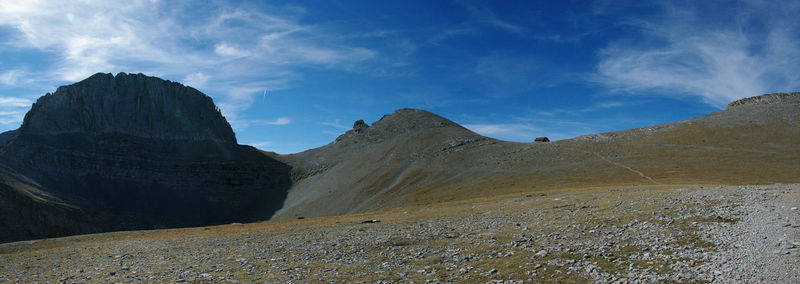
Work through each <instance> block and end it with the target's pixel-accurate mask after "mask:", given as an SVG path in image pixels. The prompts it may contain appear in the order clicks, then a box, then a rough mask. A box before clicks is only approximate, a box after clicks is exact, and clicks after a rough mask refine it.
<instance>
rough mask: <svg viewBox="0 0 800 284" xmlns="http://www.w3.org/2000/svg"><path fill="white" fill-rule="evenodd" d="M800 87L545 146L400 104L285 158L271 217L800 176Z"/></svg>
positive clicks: (785, 179)
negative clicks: (288, 168) (282, 190)
mask: <svg viewBox="0 0 800 284" xmlns="http://www.w3.org/2000/svg"><path fill="white" fill-rule="evenodd" d="M799 102H800V93H791V94H768V95H764V96H759V97H754V98H749V99H743V100H740V101H737V102H735V103H732V104H731V107H729V108H728V109H727V110H724V111H720V112H716V113H712V114H709V115H705V116H702V117H698V118H693V119H689V120H685V121H680V122H675V123H669V124H662V125H655V126H650V127H643V128H638V129H630V130H623V131H616V132H609V133H600V134H594V135H587V136H581V137H577V138H574V139H568V140H561V141H555V142H550V143H513V142H505V141H499V140H495V139H491V138H487V137H482V136H480V135H478V134H475V133H472V132H470V131H469V130H467V129H464V128H463V127H461V126H459V125H457V124H455V123H453V122H451V121H449V120H447V119H444V118H442V117H439V116H437V115H435V114H432V113H429V112H426V111H422V110H410V109H404V110H398V111H397V112H395V113H393V114H391V115H387V116H385V117H383V118H382V119H381V120H379V121H378V122H376V123H374V124H373V125H372V126H367V125H365V124H362V123H356V125H355V127H354V129H352V130H350V131H348V132H347V133H345V134H343V135H342V136H340V137H339V138H337V139H336V141H334V142H332V143H331V144H329V145H326V146H324V147H321V148H317V149H312V150H308V151H305V152H302V153H298V154H294V155H289V156H285V157H282V158H281V159H283V160H284V161H286V163H287V164H290V165H292V166H293V170H292V171H293V177H294V184H293V186H292V188H291V189H290V190H289V194H288V197H287V199H286V202H285V203H284V206H283V208H282V209H281V210H280V211H278V212H277V213H276V215H275V216H274V217H273V218H274V219H287V218H296V217H310V216H324V215H335V214H344V213H354V212H363V211H367V210H378V209H387V208H393V207H398V206H408V205H416V204H428V203H436V202H443V201H449V200H459V199H466V198H472V197H485V196H493V195H499V194H504V193H513V192H522V191H527V190H531V189H553V188H566V187H597V186H632V185H659V184H686V183H715V184H758V183H772V182H800V170H798V169H800V144H799V143H797V141H800V103H799Z"/></svg>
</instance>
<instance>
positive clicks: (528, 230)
mask: <svg viewBox="0 0 800 284" xmlns="http://www.w3.org/2000/svg"><path fill="white" fill-rule="evenodd" d="M798 207H800V185H798V184H774V185H762V186H711V185H684V186H647V187H622V188H620V187H610V188H591V189H569V190H560V191H535V192H529V193H520V194H512V195H505V196H498V197H492V198H482V199H475V200H466V201H458V202H449V203H444V204H439V205H432V206H417V207H406V208H397V209H395V210H391V211H384V212H368V213H361V214H355V215H343V216H336V217H319V218H308V219H299V220H286V221H270V222H261V223H251V224H230V225H224V226H213V227H201V228H189V229H167V230H154V231H131V232H117V233H105V234H95V235H82V236H73V237H67V238H59V239H46V240H38V241H25V242H16V243H8V244H3V245H0V282H16V283H30V282H67V283H75V282H233V283H236V282H272V283H305V282H331V281H347V282H372V283H374V282H412V281H413V282H418V283H420V282H426V283H428V282H433V283H438V282H455V283H461V282H489V281H494V282H500V281H503V280H505V281H513V282H507V283H514V282H516V283H519V282H529V281H542V282H554V281H565V282H573V281H575V282H589V281H596V282H621V283H642V282H647V283H650V282H706V281H712V282H741V283H750V282H757V283H763V282H777V283H798V282H800V250H799V249H798V247H800V211H798Z"/></svg>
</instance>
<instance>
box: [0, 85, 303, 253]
mask: <svg viewBox="0 0 800 284" xmlns="http://www.w3.org/2000/svg"><path fill="white" fill-rule="evenodd" d="M12 134H13V135H8V134H4V135H3V137H4V139H6V140H7V141H6V142H5V143H4V146H2V148H0V165H2V167H0V202H2V203H3V206H2V207H0V210H2V214H0V227H3V230H0V232H1V233H0V241H11V240H20V239H29V238H41V237H52V236H62V235H70V234H77V233H89V232H101V231H111V230H129V229H144V228H161V227H182V226H199V225H207V224H220V223H230V222H243V221H255V220H261V219H265V218H268V217H269V216H271V215H272V212H274V211H275V210H277V209H278V208H279V206H280V205H281V203H282V200H283V199H284V197H285V191H286V189H287V188H288V187H289V186H290V181H289V176H288V174H289V170H290V168H289V166H287V165H286V164H283V163H281V162H278V161H276V160H274V159H271V158H269V157H266V156H264V155H260V154H259V152H258V150H256V149H255V148H253V147H250V146H243V145H238V144H237V143H236V138H235V136H234V133H233V130H232V129H231V127H230V125H228V123H227V121H225V118H224V117H222V115H221V114H220V112H219V110H217V109H216V107H215V106H214V104H213V102H212V100H211V98H209V97H208V96H206V95H204V94H202V93H200V92H199V91H197V90H195V89H193V88H190V87H185V86H183V85H181V84H178V83H174V82H170V81H165V80H161V79H158V78H155V77H148V76H145V75H142V74H125V73H120V74H118V75H116V76H113V75H111V74H96V75H94V76H92V77H90V78H88V79H86V80H84V81H81V82H78V83H76V84H73V85H69V86H63V87H60V88H58V90H57V91H56V92H55V93H53V94H47V95H45V96H43V97H41V98H39V100H37V102H36V103H35V104H34V105H33V107H32V108H31V111H30V112H28V113H27V114H26V116H25V119H24V121H23V124H22V126H21V127H20V129H19V130H17V131H16V132H15V133H12ZM6 137H7V138H6Z"/></svg>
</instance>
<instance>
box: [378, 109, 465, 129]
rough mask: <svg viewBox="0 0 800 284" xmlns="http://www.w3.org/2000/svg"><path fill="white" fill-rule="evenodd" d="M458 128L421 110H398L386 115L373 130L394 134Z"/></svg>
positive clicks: (444, 119) (439, 117) (452, 123)
mask: <svg viewBox="0 0 800 284" xmlns="http://www.w3.org/2000/svg"><path fill="white" fill-rule="evenodd" d="M449 126H458V124H456V123H455V122H452V121H450V120H448V119H446V118H444V117H441V116H438V115H436V114H433V113H431V112H428V111H424V110H421V109H412V108H404V109H398V110H396V111H395V112H394V113H392V114H390V115H384V116H383V117H382V118H381V119H380V120H379V121H377V122H375V123H374V124H373V125H372V128H378V129H382V130H389V131H394V132H408V131H413V130H421V129H432V128H439V127H449Z"/></svg>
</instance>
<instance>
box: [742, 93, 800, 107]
mask: <svg viewBox="0 0 800 284" xmlns="http://www.w3.org/2000/svg"><path fill="white" fill-rule="evenodd" d="M778 103H787V104H793V105H798V106H800V92H794V93H772V94H765V95H760V96H755V97H749V98H744V99H740V100H737V101H734V102H732V103H730V104H728V108H727V109H731V108H735V107H739V106H744V105H766V104H778Z"/></svg>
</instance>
